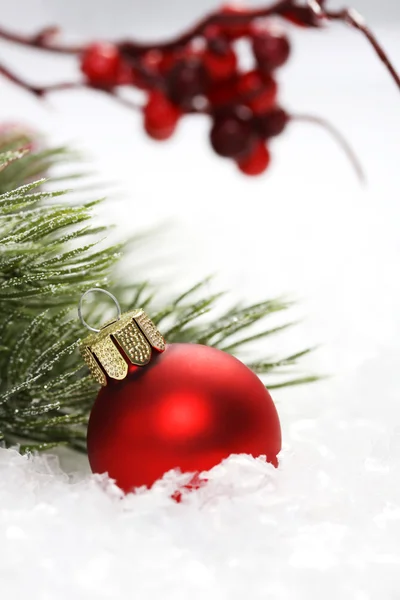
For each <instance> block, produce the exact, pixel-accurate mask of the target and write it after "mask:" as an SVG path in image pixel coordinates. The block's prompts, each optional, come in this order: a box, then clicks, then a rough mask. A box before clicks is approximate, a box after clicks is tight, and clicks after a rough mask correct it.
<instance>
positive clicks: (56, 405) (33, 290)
mask: <svg viewBox="0 0 400 600" xmlns="http://www.w3.org/2000/svg"><path fill="white" fill-rule="evenodd" d="M17 142H18V143H17ZM20 146H21V139H19V140H11V141H9V142H7V143H5V142H4V140H3V145H2V144H1V138H0V317H1V318H0V439H1V440H3V442H4V443H5V444H6V445H7V446H10V445H13V444H16V443H18V444H20V448H21V450H22V451H25V450H27V449H30V450H32V449H35V450H45V449H48V448H51V447H53V446H55V445H59V444H66V445H69V446H70V447H72V448H75V449H76V450H80V451H85V432H86V423H87V419H88V415H89V411H90V408H91V406H92V404H93V400H94V398H95V396H96V393H97V391H98V387H97V385H96V384H95V383H93V381H92V380H91V378H90V377H89V375H88V372H87V370H86V367H85V366H84V364H83V361H82V360H81V357H80V356H79V353H78V352H77V346H78V343H79V338H80V337H81V336H82V337H83V336H85V335H86V333H87V332H86V331H85V330H84V329H83V328H82V325H81V323H80V322H79V320H78V319H77V311H76V308H77V305H78V302H79V298H80V296H81V294H82V293H83V292H84V291H86V290H87V289H88V288H90V287H94V286H102V287H106V288H107V289H110V290H111V291H113V292H114V293H115V294H116V295H117V297H118V298H120V299H121V303H122V305H123V309H124V310H126V309H130V308H134V307H139V306H141V307H143V308H146V310H147V312H148V313H149V314H150V315H151V316H152V317H153V318H154V320H155V321H156V322H157V323H158V324H159V326H160V329H161V331H163V333H164V334H165V337H166V338H167V340H168V341H169V342H174V341H190V342H197V343H202V344H208V345H211V346H215V347H217V348H221V349H223V350H225V351H227V352H231V353H235V354H237V353H239V354H240V352H242V349H243V348H245V347H247V346H248V345H250V346H251V343H252V342H253V341H255V340H259V339H261V338H267V337H268V336H270V335H272V334H274V333H276V332H277V331H279V330H281V329H282V328H284V327H286V326H287V325H283V326H279V327H276V326H275V327H272V326H270V327H269V328H268V327H266V328H264V329H261V331H260V330H257V329H256V330H254V327H253V326H256V325H257V324H259V323H260V321H262V320H264V319H265V318H268V317H269V316H271V315H272V314H275V313H279V312H280V311H284V310H285V309H286V308H287V306H288V305H287V303H285V302H284V301H280V300H270V301H267V302H263V303H260V304H256V305H253V306H248V307H244V308H243V307H234V308H232V309H230V310H228V311H225V312H224V313H223V314H219V313H218V310H217V308H218V302H217V301H218V297H219V296H212V295H210V294H207V281H206V282H201V283H199V284H197V285H196V286H195V287H193V288H192V289H190V290H188V291H187V292H185V293H184V294H181V295H180V296H179V297H176V298H172V299H171V300H170V302H168V303H167V304H166V305H164V306H163V307H162V309H160V308H159V307H157V306H156V303H155V302H154V301H153V297H154V296H155V290H154V289H152V287H151V286H150V285H149V284H148V283H145V282H140V281H139V282H129V285H124V286H123V285H122V284H118V282H116V281H114V280H113V278H112V274H113V272H115V266H116V263H117V262H118V260H119V257H120V255H121V253H122V252H123V250H124V247H123V246H121V245H118V246H112V247H106V246H105V245H104V242H103V241H102V237H103V236H104V233H105V229H104V228H102V227H98V226H95V225H94V222H93V215H92V211H93V208H94V207H95V206H96V204H97V203H96V202H89V203H85V202H78V203H76V202H75V203H72V202H71V199H70V197H69V196H68V195H65V192H52V191H48V189H47V186H46V182H45V180H44V179H42V178H41V179H39V180H37V181H32V178H36V177H38V176H40V175H41V174H43V173H46V172H47V171H48V169H49V168H50V167H52V166H53V165H54V164H55V163H58V162H59V161H61V162H62V161H65V160H67V159H68V158H69V155H68V152H67V151H66V150H64V149H58V150H52V151H49V150H45V151H42V152H40V151H39V152H36V153H33V152H27V153H24V152H21V151H19V150H16V148H18V147H20ZM68 178H71V176H69V177H68ZM147 276H148V273H147ZM99 298H100V301H98V300H97V299H96V301H97V305H96V309H94V310H93V311H92V313H91V319H92V320H93V319H94V322H96V320H97V321H98V322H99V323H100V322H101V320H102V319H103V320H104V311H105V306H104V305H103V304H102V302H103V300H101V297H99ZM211 311H212V312H211ZM207 315H209V316H208V317H207ZM307 352H308V350H307V351H304V352H301V353H298V354H296V355H293V356H290V357H287V358H284V359H273V358H271V359H263V360H257V361H256V362H254V363H253V364H251V365H250V366H252V368H253V369H254V370H255V371H256V372H257V373H260V374H267V375H268V376H270V375H274V377H275V380H274V383H273V384H271V385H269V386H268V387H273V386H277V387H279V386H282V385H290V384H295V383H301V382H302V381H309V380H312V379H313V378H305V379H302V378H294V379H293V376H292V373H291V369H292V368H293V366H294V365H295V364H296V363H297V360H298V359H299V358H300V357H301V356H303V355H304V354H306V353H307ZM287 369H289V372H288V371H287ZM280 372H282V377H283V378H281V379H278V380H277V379H276V375H277V374H279V373H280Z"/></svg>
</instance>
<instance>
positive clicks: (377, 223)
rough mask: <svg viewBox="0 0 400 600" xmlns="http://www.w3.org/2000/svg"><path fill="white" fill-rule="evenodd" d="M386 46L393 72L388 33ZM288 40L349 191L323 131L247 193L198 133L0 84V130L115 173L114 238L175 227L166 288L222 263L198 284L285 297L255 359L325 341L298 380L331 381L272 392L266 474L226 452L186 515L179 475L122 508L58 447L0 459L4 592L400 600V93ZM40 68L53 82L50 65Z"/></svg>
mask: <svg viewBox="0 0 400 600" xmlns="http://www.w3.org/2000/svg"><path fill="white" fill-rule="evenodd" d="M10 24H14V25H15V21H14V22H13V23H11V21H10ZM380 37H381V39H382V40H384V41H385V45H386V47H387V48H388V50H389V51H390V53H391V54H392V56H393V57H394V59H395V62H396V63H397V66H398V67H400V44H399V27H397V28H396V27H394V26H393V27H392V28H391V29H381V31H380ZM295 41H296V53H295V55H294V58H293V61H292V63H291V65H290V66H289V67H288V69H287V70H286V72H285V74H284V76H283V96H284V98H285V99H286V104H287V105H288V106H289V108H291V109H292V110H296V111H297V112H305V111H307V112H315V113H317V114H321V115H326V116H329V118H330V119H331V120H332V121H333V122H334V123H336V124H337V125H338V126H340V127H341V128H342V129H343V130H344V131H345V132H346V134H347V135H348V137H349V138H350V139H351V140H352V143H353V145H354V146H355V148H356V150H357V152H358V154H359V156H360V158H361V160H362V161H363V163H364V166H365V168H366V171H367V173H368V178H369V187H368V188H367V190H365V191H363V190H360V188H359V187H358V185H357V183H356V182H355V181H354V177H353V175H352V173H351V172H350V169H349V166H348V165H347V164H346V162H345V160H344V158H343V157H342V156H341V155H340V154H339V153H338V150H337V148H336V147H335V146H334V144H333V143H332V142H331V140H330V139H329V138H327V137H326V135H325V134H324V133H322V132H319V131H314V130H312V129H310V128H307V126H305V125H302V126H300V125H297V126H296V127H293V129H292V130H290V131H289V133H288V135H287V136H286V137H283V138H282V140H279V141H278V142H277V143H276V145H275V149H274V154H275V165H274V167H273V169H272V171H271V173H270V176H269V177H267V178H266V179H261V180H259V181H257V182H250V181H248V180H245V179H242V178H240V177H239V176H238V175H236V173H235V172H234V171H233V170H231V169H230V166H229V165H226V164H225V163H223V162H219V161H218V160H217V159H216V158H215V157H214V156H212V155H211V153H210V152H209V149H208V147H207V142H206V134H205V125H204V123H202V122H199V121H191V122H188V123H186V124H184V126H183V127H182V130H181V132H180V135H179V136H177V138H176V139H175V140H174V141H172V142H171V143H170V144H169V146H168V148H165V147H162V146H155V145H154V144H152V143H151V142H150V141H148V140H144V139H143V138H141V137H139V133H138V128H139V120H138V118H137V117H136V116H132V115H130V114H128V113H127V112H125V111H123V110H122V109H119V108H117V107H115V106H114V105H113V104H111V103H109V102H108V101H106V100H104V99H101V98H98V97H97V96H93V95H86V94H65V95H58V96H57V97H56V96H54V97H52V99H51V107H50V109H46V108H44V107H39V106H38V105H37V103H36V102H35V101H34V100H32V99H31V98H29V97H26V96H25V95H23V94H21V92H19V91H17V90H16V89H15V88H11V87H7V88H2V96H1V106H0V118H1V119H5V118H10V117H13V118H14V119H18V120H21V116H23V117H24V118H25V120H26V121H27V122H28V123H31V124H35V125H37V126H38V127H41V128H44V129H47V130H48V131H51V136H52V139H53V140H55V141H58V140H63V141H65V140H72V141H77V143H78V144H79V145H80V146H83V147H86V148H87V149H88V150H89V151H90V154H91V156H92V157H93V160H94V164H95V167H96V168H98V169H99V170H101V171H102V173H103V175H104V177H105V178H106V179H114V180H116V181H118V182H119V183H120V188H121V189H122V191H123V194H122V196H121V199H118V200H115V201H113V202H112V203H111V202H110V204H109V205H108V208H107V211H108V213H109V215H110V217H112V219H113V220H114V221H116V222H117V224H118V225H119V228H120V232H121V235H122V234H125V233H127V232H129V233H131V232H134V231H136V230H137V229H141V228H143V227H147V226H148V225H150V224H153V223H160V222H166V223H167V222H171V223H173V228H172V230H171V233H170V236H169V238H168V236H167V239H169V240H170V241H169V242H168V245H167V246H166V245H165V242H163V243H164V245H163V246H162V247H161V248H160V249H159V250H158V252H159V254H158V256H159V257H161V258H160V262H159V265H160V268H162V269H165V274H166V275H165V276H166V277H168V278H171V280H172V281H173V284H172V285H173V286H174V287H179V288H184V287H186V286H187V284H188V283H191V282H193V281H194V280H197V279H198V278H199V277H200V276H202V275H204V274H208V273H209V272H216V271H217V273H218V276H217V280H216V282H215V283H214V284H213V285H214V286H215V288H220V287H223V288H226V289H229V290H231V294H232V297H233V298H235V299H237V298H244V299H246V300H258V299H260V298H265V297H268V296H271V295H274V294H281V293H291V294H292V295H294V296H295V297H297V298H298V299H299V308H298V309H297V312H298V313H300V314H301V315H303V316H304V317H305V319H304V321H303V323H302V324H301V325H300V326H298V327H296V328H295V329H293V330H292V331H291V332H287V333H285V334H284V335H282V336H281V337H280V338H278V339H277V340H276V348H271V347H270V346H268V348H266V352H267V353H268V352H270V351H273V350H276V351H277V352H280V351H290V350H292V349H297V348H299V347H303V346H305V345H312V344H314V343H320V344H321V345H322V346H321V349H320V350H318V351H317V352H315V353H314V354H313V355H312V356H311V357H310V358H309V359H308V361H307V362H304V363H303V366H304V369H305V370H306V369H308V370H312V371H314V372H315V371H318V372H321V373H327V374H332V375H333V377H332V378H330V379H327V380H324V381H322V382H321V383H319V384H317V385H314V386H311V387H307V388H302V389H290V390H286V391H281V392H279V393H276V394H275V399H276V401H277V403H278V409H279V413H280V416H281V419H282V425H283V435H284V450H283V452H282V456H281V466H280V468H279V470H277V471H275V470H274V469H273V468H271V467H269V466H268V465H265V464H264V463H262V462H261V461H258V460H253V459H250V458H248V457H245V456H240V457H234V458H232V459H230V460H229V461H227V462H226V463H225V464H224V465H222V466H219V467H217V468H216V469H215V470H214V471H213V472H212V473H211V475H210V476H209V478H210V481H209V484H208V485H207V486H206V487H204V488H203V489H201V490H199V491H198V492H195V493H192V494H190V495H189V496H187V497H186V498H185V501H184V502H183V503H182V504H180V505H177V504H175V503H174V502H172V501H171V500H170V497H169V496H170V491H171V490H172V489H175V486H176V477H177V476H176V475H170V476H168V477H167V479H166V480H165V481H164V482H163V483H160V484H157V485H156V486H155V488H154V489H153V490H151V491H146V492H143V493H141V494H137V495H130V496H127V497H125V498H122V497H121V496H120V494H119V492H118V490H116V489H115V488H114V487H113V486H112V484H111V483H109V482H107V481H106V480H105V479H103V478H97V477H95V478H94V477H91V476H90V475H89V474H88V469H87V464H86V463H85V461H82V460H78V459H77V458H76V457H74V456H71V455H68V456H65V455H62V456H61V464H62V468H60V467H59V466H58V463H57V462H56V461H55V459H53V458H49V457H44V458H34V459H27V458H22V457H20V456H19V455H17V454H16V453H14V452H12V451H5V450H0V582H1V590H2V593H3V594H4V595H5V596H7V597H8V598H10V599H12V600H19V599H20V598H21V599H22V598H27V597H29V598H31V599H32V600H55V599H57V600H59V599H60V600H63V599H68V600H69V599H71V598H73V599H74V600H80V599H81V598H82V599H85V600H90V599H92V598H93V599H101V598H107V599H108V598H110V599H111V598H112V599H118V600H123V599H125V598H129V599H130V598H136V597H137V598H140V600H153V599H158V598H162V599H163V600H169V599H171V600H172V599H173V600H181V599H182V600H187V599H188V598H191V599H197V598H199V599H200V598H204V597H208V598H210V600H211V599H212V600H214V599H215V600H225V599H226V600H236V599H237V600H242V599H244V598H249V599H251V600H257V599H260V600H266V599H268V600H275V599H276V600H278V599H279V600H281V599H291V600H292V599H293V600H303V599H307V600H313V599H314V598H315V599H318V600H319V599H320V598H322V597H323V598H324V599H326V600H331V599H332V600H338V599H340V600H378V599H379V600H398V598H400V541H399V540H400V501H399V498H400V483H399V481H400V409H399V400H400V398H399V396H400V394H399V392H400V375H399V374H400V341H399V340H400V310H399V306H400V284H399V275H398V265H399V259H400V244H399V235H398V229H399V226H398V224H399V217H400V214H399V213H400V203H399V189H400V170H399V167H398V161H399V155H400V152H399V151H400V99H399V95H398V93H396V90H395V88H394V86H393V84H392V83H391V82H390V80H389V78H388V76H387V75H386V73H385V72H384V71H383V70H382V69H381V68H380V65H379V64H378V62H377V61H376V59H375V58H374V57H373V55H372V54H371V52H370V50H369V49H368V47H367V46H366V44H365V43H364V42H363V40H361V39H360V38H359V37H358V36H356V34H352V33H351V32H347V31H343V30H342V29H341V28H340V27H339V26H338V27H337V28H336V27H335V28H334V29H333V31H332V32H331V33H326V34H321V33H318V34H308V33H297V34H296V36H295ZM1 48H2V47H1ZM20 57H21V53H20V52H19V51H18V52H17V51H15V52H14V51H13V52H12V53H11V52H9V53H8V54H7V58H8V59H9V63H10V64H11V63H12V62H14V61H15V64H19V65H21V63H20ZM24 60H25V63H24V68H25V70H26V72H27V73H32V68H33V67H32V65H33V60H34V59H33V58H32V56H29V57H27V58H24ZM35 60H36V59H35ZM43 60H44V61H45V64H46V67H45V75H46V77H48V78H49V79H51V78H52V73H55V72H56V71H57V69H58V66H56V64H55V63H53V61H52V60H51V61H49V60H47V59H43ZM4 90H5V93H4ZM163 255H164V258H163ZM150 258H153V257H149V259H150ZM163 260H164V262H163ZM171 265H173V266H171ZM150 272H151V273H153V271H150Z"/></svg>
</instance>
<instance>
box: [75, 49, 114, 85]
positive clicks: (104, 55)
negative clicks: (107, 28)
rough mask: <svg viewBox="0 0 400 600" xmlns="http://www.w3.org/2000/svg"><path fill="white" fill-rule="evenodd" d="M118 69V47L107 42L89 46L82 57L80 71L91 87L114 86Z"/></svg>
mask: <svg viewBox="0 0 400 600" xmlns="http://www.w3.org/2000/svg"><path fill="white" fill-rule="evenodd" d="M120 67H121V56H120V54H119V50H118V47H117V46H116V45H115V44H110V43H109V42H99V43H97V44H91V45H90V46H88V47H87V48H86V50H85V51H84V53H83V55H82V59H81V71H82V72H83V73H84V74H85V75H86V77H87V78H88V80H89V81H90V83H92V84H93V85H98V86H102V87H103V86H104V87H110V86H113V85H116V84H117V81H118V74H119V70H120Z"/></svg>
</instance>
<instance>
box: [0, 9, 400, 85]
mask: <svg viewBox="0 0 400 600" xmlns="http://www.w3.org/2000/svg"><path fill="white" fill-rule="evenodd" d="M326 2H327V0H307V2H306V4H300V3H299V2H298V1H297V0H278V1H277V2H275V4H271V5H270V6H268V7H266V8H261V9H253V10H242V11H240V12H237V13H229V12H224V11H216V12H213V13H211V14H209V15H208V16H207V17H205V18H204V19H202V20H201V21H199V22H198V23H197V24H196V25H194V26H193V27H191V28H190V29H188V31H186V32H185V33H183V34H181V35H178V36H177V37H175V38H173V39H171V40H168V41H165V42H152V43H146V44H144V43H138V42H135V41H133V40H125V41H121V42H119V43H116V45H117V46H118V48H119V49H120V51H121V53H122V55H123V56H124V57H125V58H126V59H130V60H132V59H134V58H139V57H141V56H142V55H143V54H145V53H147V52H148V51H150V50H153V49H155V48H156V49H158V50H160V51H170V50H174V49H175V48H179V47H182V46H185V45H186V44H188V43H189V42H190V41H192V40H193V39H195V38H196V37H199V36H201V35H204V33H205V31H206V30H207V28H208V27H210V26H211V25H225V26H230V25H241V24H244V25H245V24H247V23H251V22H252V21H254V20H256V19H260V18H265V17H269V16H272V15H277V16H281V17H283V18H285V17H288V18H289V16H290V18H293V17H294V18H295V19H296V18H297V21H298V22H300V23H304V25H307V26H314V27H317V26H318V25H319V24H320V25H322V24H323V22H324V20H328V21H342V22H344V23H347V24H348V25H350V26H351V27H353V28H354V29H357V30H358V31H360V32H361V33H363V35H364V37H365V38H366V39H367V40H368V41H369V43H370V44H371V46H372V48H373V49H374V51H375V53H376V54H377V55H378V57H379V58H380V60H381V61H382V62H383V64H384V65H385V67H386V68H387V70H388V71H389V73H390V74H391V76H392V78H393V79H394V81H395V83H396V85H397V86H398V87H399V88H400V76H399V74H398V73H397V72H396V69H395V68H394V66H393V64H392V63H391V61H390V59H389V57H388V56H387V54H386V52H385V51H384V50H383V48H382V46H381V44H380V43H379V42H378V40H377V39H376V37H375V36H374V35H373V33H372V32H371V31H370V29H369V28H368V27H367V26H366V24H365V22H364V20H363V19H362V17H361V16H360V15H359V14H358V13H357V12H356V11H354V10H351V9H342V10H337V11H331V10H327V9H326V8H325V6H326ZM57 34H58V29H57V28H55V27H48V28H46V29H43V30H42V31H40V32H39V33H38V34H36V35H33V36H23V35H18V34H14V33H10V32H9V31H7V30H5V29H4V28H0V38H2V39H5V40H8V41H10V42H15V43H17V44H21V45H24V46H31V47H35V48H39V49H42V50H47V51H51V52H58V53H62V54H80V53H81V52H83V50H84V49H85V46H82V45H75V46H65V45H60V44H57V43H54V39H55V37H56V36H57Z"/></svg>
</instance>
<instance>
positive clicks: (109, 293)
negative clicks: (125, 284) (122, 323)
mask: <svg viewBox="0 0 400 600" xmlns="http://www.w3.org/2000/svg"><path fill="white" fill-rule="evenodd" d="M94 292H101V293H102V294H106V296H108V297H109V298H111V300H114V303H115V306H116V307H117V321H118V320H119V319H120V318H121V307H120V305H119V302H118V300H117V299H116V297H115V296H114V295H113V294H112V293H111V292H108V291H107V290H103V288H90V290H87V291H86V292H84V293H83V294H82V296H81V299H80V300H79V305H78V315H79V318H80V320H81V323H82V325H84V326H85V327H86V328H87V329H89V330H90V331H94V333H99V332H100V329H95V328H94V327H91V326H90V325H89V324H88V323H87V322H86V321H85V319H84V318H83V315H82V303H83V300H84V298H85V296H87V295H88V294H91V293H94Z"/></svg>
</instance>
